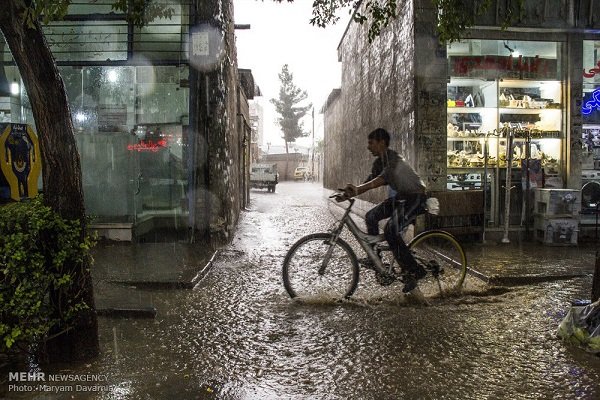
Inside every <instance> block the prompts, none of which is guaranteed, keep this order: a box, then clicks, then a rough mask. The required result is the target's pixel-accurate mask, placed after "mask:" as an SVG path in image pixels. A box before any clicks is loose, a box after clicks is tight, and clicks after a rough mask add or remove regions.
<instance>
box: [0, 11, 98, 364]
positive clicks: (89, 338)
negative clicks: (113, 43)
mask: <svg viewBox="0 0 600 400" xmlns="http://www.w3.org/2000/svg"><path fill="white" fill-rule="evenodd" d="M25 3H27V2H22V1H19V0H7V1H5V2H4V3H3V6H4V10H3V11H2V12H1V13H0V29H1V30H2V33H3V34H4V37H5V39H6V42H7V43H8V46H9V48H10V50H11V52H12V55H13V58H14V60H15V62H16V64H17V66H18V68H19V72H20V74H21V77H22V79H23V82H24V85H25V89H26V90H27V94H28V96H29V100H30V102H31V107H32V110H33V115H34V118H35V123H36V128H37V134H38V137H39V142H40V150H41V154H42V163H43V165H42V181H43V185H44V188H43V192H44V202H45V204H46V205H48V206H49V207H51V208H52V209H53V210H55V211H56V212H58V213H59V214H60V215H61V216H62V217H63V218H66V219H71V220H73V219H76V220H80V221H81V225H82V228H83V229H82V237H83V235H85V208H84V203H83V191H82V185H81V165H80V162H79V154H78V152H77V145H76V143H75V136H74V131H73V124H72V120H71V111H70V109H69V104H68V102H67V95H66V91H65V86H64V83H63V80H62V78H61V76H60V74H59V72H58V68H57V66H56V63H55V60H54V57H53V56H52V53H51V52H50V48H49V47H48V44H47V42H46V39H45V37H44V35H43V33H42V28H41V26H40V24H39V23H38V22H36V23H35V24H34V26H33V28H30V27H28V26H27V25H26V24H25V22H24V21H23V18H21V15H23V13H24V4H25ZM68 267H69V269H70V270H71V271H72V274H73V275H74V276H73V280H74V281H76V282H83V283H82V285H83V287H81V288H76V289H75V291H76V292H77V294H73V295H74V296H75V297H76V298H74V299H73V300H75V301H77V302H79V301H81V300H83V301H85V302H86V304H87V305H88V306H89V307H90V311H89V312H86V313H84V315H82V316H81V318H79V319H78V321H77V322H76V325H75V327H74V329H72V330H70V331H69V332H68V333H67V334H63V335H60V336H58V337H57V338H56V339H55V340H53V341H52V343H49V344H48V346H49V347H48V349H49V350H50V355H51V357H53V358H51V360H54V359H56V358H59V359H68V360H71V359H86V358H89V357H90V356H95V355H97V354H98V351H99V345H98V329H97V320H96V313H95V310H94V299H93V289H92V280H91V276H90V272H89V269H88V266H87V265H74V266H68Z"/></svg>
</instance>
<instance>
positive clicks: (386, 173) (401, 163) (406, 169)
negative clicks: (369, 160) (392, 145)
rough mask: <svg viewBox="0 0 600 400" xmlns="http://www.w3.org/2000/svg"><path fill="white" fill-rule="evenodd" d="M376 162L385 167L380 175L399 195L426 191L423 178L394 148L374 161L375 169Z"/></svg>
mask: <svg viewBox="0 0 600 400" xmlns="http://www.w3.org/2000/svg"><path fill="white" fill-rule="evenodd" d="M376 163H378V164H379V165H380V166H381V167H383V170H382V171H381V173H380V174H379V176H381V177H382V178H383V179H384V180H385V182H386V183H387V184H388V185H390V187H391V188H392V189H393V190H394V191H396V192H397V193H398V194H399V195H403V194H411V193H425V184H424V183H423V180H421V178H420V177H419V175H417V173H416V172H415V170H414V169H413V168H412V167H411V166H410V165H409V164H408V163H407V162H406V161H405V160H404V158H402V157H401V156H400V155H399V154H398V153H396V152H395V151H394V150H391V149H387V150H386V152H385V154H384V155H383V156H382V157H378V158H377V160H375V162H374V163H373V169H375V164H376Z"/></svg>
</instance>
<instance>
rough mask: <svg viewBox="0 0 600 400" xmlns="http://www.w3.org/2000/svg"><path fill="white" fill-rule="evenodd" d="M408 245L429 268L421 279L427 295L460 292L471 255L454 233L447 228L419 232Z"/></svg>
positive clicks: (448, 294) (423, 290)
mask: <svg viewBox="0 0 600 400" xmlns="http://www.w3.org/2000/svg"><path fill="white" fill-rule="evenodd" d="M408 247H409V249H410V251H411V252H412V253H413V256H414V257H415V259H416V260H417V262H418V263H420V264H421V265H422V266H423V267H424V268H425V269H426V270H427V276H426V277H425V278H423V279H422V280H420V281H419V288H420V289H421V292H423V294H424V295H425V296H428V297H438V296H441V297H445V296H451V295H455V294H458V293H460V290H461V288H462V285H463V283H464V281H465V276H466V273H467V256H466V255H465V252H464V250H463V248H462V246H461V245H460V243H458V241H457V240H456V239H455V238H454V236H452V235H451V234H449V233H448V232H444V231H427V232H423V233H421V234H419V235H417V236H416V237H415V238H414V239H413V240H412V241H411V242H410V243H409V245H408Z"/></svg>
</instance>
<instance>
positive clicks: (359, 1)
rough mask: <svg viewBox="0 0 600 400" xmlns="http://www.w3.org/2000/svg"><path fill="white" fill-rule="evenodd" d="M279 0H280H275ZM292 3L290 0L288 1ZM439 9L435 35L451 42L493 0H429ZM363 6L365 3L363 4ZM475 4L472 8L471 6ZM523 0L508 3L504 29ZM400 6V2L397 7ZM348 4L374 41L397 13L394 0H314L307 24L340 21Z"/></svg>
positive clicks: (517, 16)
mask: <svg viewBox="0 0 600 400" xmlns="http://www.w3.org/2000/svg"><path fill="white" fill-rule="evenodd" d="M274 1H277V2H282V1H283V0H274ZM287 1H288V2H292V1H293V0H287ZM431 2H432V3H433V5H434V6H435V7H436V8H437V10H438V25H437V34H438V38H439V40H440V42H441V43H452V42H454V41H457V40H460V39H461V38H462V37H463V36H464V33H465V31H466V30H467V29H468V28H470V27H472V26H474V25H475V22H476V21H477V18H478V17H479V16H481V15H483V14H484V13H485V12H486V11H487V10H488V9H489V8H490V6H491V5H492V3H493V1H492V0H482V1H479V2H478V1H465V0H431ZM363 5H364V6H363ZM474 5H475V7H473V6H474ZM524 5H525V0H515V1H511V2H508V4H507V11H506V14H505V15H504V18H503V21H502V27H503V28H506V27H507V26H509V25H510V24H511V23H513V22H514V21H515V20H516V19H517V18H519V17H520V16H522V14H523V11H524V9H525V7H524ZM402 6H403V5H402V4H400V7H402ZM346 7H350V13H351V14H352V18H353V20H354V22H357V23H360V24H364V23H368V25H369V30H368V34H367V35H368V39H369V42H371V41H373V40H374V39H375V38H376V37H377V36H379V34H380V33H381V30H382V29H384V28H385V27H386V26H388V25H389V23H390V22H391V21H393V20H394V19H395V18H396V16H397V9H398V1H397V0H313V16H312V18H311V20H310V23H311V24H313V25H316V26H319V27H325V26H327V25H330V24H334V23H336V22H337V21H338V20H339V17H338V16H337V11H339V10H340V9H343V8H346Z"/></svg>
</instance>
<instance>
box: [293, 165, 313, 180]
mask: <svg viewBox="0 0 600 400" xmlns="http://www.w3.org/2000/svg"><path fill="white" fill-rule="evenodd" d="M309 176H310V171H309V170H308V167H298V168H296V170H295V171H294V180H295V181H304V180H307V178H308V177H309Z"/></svg>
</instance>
